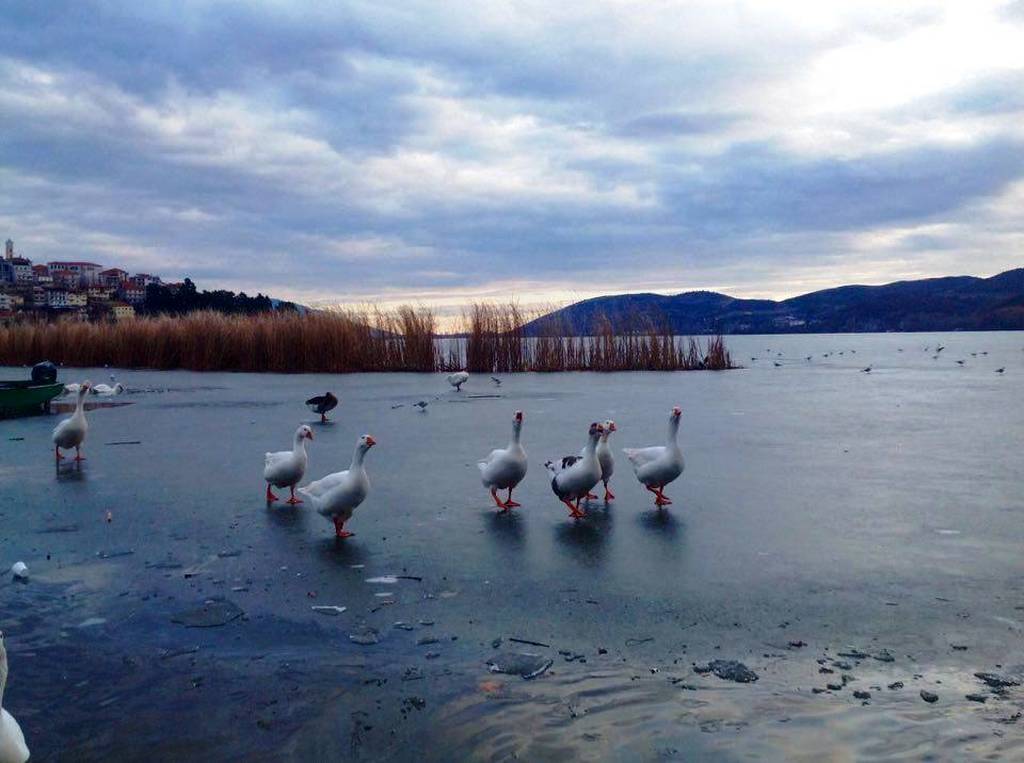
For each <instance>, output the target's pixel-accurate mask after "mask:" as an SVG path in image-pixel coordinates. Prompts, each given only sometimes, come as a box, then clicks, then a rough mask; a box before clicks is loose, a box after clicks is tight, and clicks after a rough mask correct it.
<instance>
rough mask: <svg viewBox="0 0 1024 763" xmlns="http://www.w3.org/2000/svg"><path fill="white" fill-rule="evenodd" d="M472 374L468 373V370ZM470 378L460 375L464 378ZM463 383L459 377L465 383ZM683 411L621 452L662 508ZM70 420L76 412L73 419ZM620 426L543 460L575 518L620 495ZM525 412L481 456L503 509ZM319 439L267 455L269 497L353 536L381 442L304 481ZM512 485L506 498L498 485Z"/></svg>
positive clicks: (516, 466) (678, 455) (679, 458)
mask: <svg viewBox="0 0 1024 763" xmlns="http://www.w3.org/2000/svg"><path fill="white" fill-rule="evenodd" d="M467 378H468V375H467ZM464 382H465V379H463V380H462V383H464ZM460 386H461V383H460ZM682 415H683V412H682V410H681V409H680V408H679V407H678V406H676V407H675V408H673V409H672V413H671V414H670V416H669V423H668V440H667V442H666V444H665V445H657V446H652V447H649V448H639V449H632V448H627V449H625V450H624V451H623V452H624V453H625V454H626V458H627V459H629V461H630V463H631V464H632V465H633V471H634V473H635V474H636V478H637V480H639V481H640V483H641V484H642V485H643V486H644V487H645V488H647V490H649V491H650V492H651V493H653V494H654V503H655V504H656V505H657V506H658V507H659V508H661V507H663V506H668V505H669V504H671V503H672V501H671V500H669V499H668V498H667V497H666V496H665V492H664V490H665V487H666V486H667V485H668V484H669V483H671V482H673V481H674V480H675V479H677V478H678V477H679V475H681V474H682V473H683V468H684V462H683V453H682V450H680V448H679V441H678V434H679V421H680V419H681V418H682ZM69 421H70V419H69ZM615 430H616V426H615V422H614V421H605V422H603V423H597V422H595V423H593V424H591V425H590V429H589V431H588V432H587V442H586V444H585V445H584V446H583V449H582V450H581V451H580V453H579V454H578V455H573V456H564V457H562V458H560V459H558V460H557V461H548V462H547V463H545V467H546V468H547V470H548V472H549V473H550V475H551V490H552V492H553V493H554V494H555V496H557V497H558V500H560V501H561V502H562V503H564V504H565V505H566V507H567V508H568V509H569V515H570V516H571V517H573V518H574V519H580V518H582V517H583V516H584V513H583V511H582V510H581V508H580V507H581V504H582V502H583V501H587V500H592V499H597V496H596V495H594V493H592V492H591V491H592V490H593V489H594V488H595V487H596V486H597V484H598V483H599V482H601V483H603V484H604V500H605V502H608V501H612V500H614V499H615V496H614V494H613V493H612V492H611V490H610V489H609V487H608V482H609V480H610V479H611V477H612V474H613V472H614V469H615V458H614V456H613V455H612V451H611V447H610V446H609V444H608V437H609V436H610V435H611V434H612V432H614V431H615ZM522 431H523V412H522V411H516V412H515V414H514V415H513V417H512V438H511V439H510V440H509V444H508V445H507V446H506V447H504V448H497V449H495V450H492V451H491V452H490V454H489V455H488V456H487V458H485V459H484V460H483V461H480V462H478V464H477V466H478V467H479V469H480V481H481V482H482V483H483V485H484V487H485V488H487V489H488V490H489V491H490V493H491V498H492V499H493V501H494V503H495V505H496V506H497V507H498V509H499V510H500V511H502V512H507V511H510V510H512V509H514V508H516V507H518V506H519V505H520V504H519V503H518V502H516V501H514V500H512V491H513V490H515V488H516V487H518V485H519V483H521V482H522V481H523V478H525V477H526V472H527V467H528V460H527V457H526V450H525V449H524V448H523V443H522ZM307 440H313V430H312V429H310V428H309V426H307V425H306V424H302V425H301V426H299V428H298V429H296V430H295V435H294V437H293V438H292V449H291V450H282V451H277V452H274V453H266V454H265V455H264V461H263V479H264V481H265V482H266V483H267V491H266V500H267V503H268V504H269V503H273V502H274V501H277V500H279V499H278V497H277V495H275V494H274V492H273V491H272V489H271V488H278V489H284V488H288V491H289V494H290V495H289V497H288V498H287V500H286V501H285V502H286V503H288V504H291V505H295V504H299V503H303V499H302V498H298V497H296V495H295V494H296V493H299V494H300V495H302V496H304V497H305V498H306V499H307V500H308V501H309V502H310V503H311V504H312V506H313V508H314V509H315V510H316V511H317V513H318V514H320V515H322V516H324V517H326V518H327V519H329V520H330V521H332V522H333V523H334V531H335V535H336V536H337V537H339V538H348V537H350V536H352V535H353V534H354V533H351V532H349V531H348V530H346V529H345V523H346V522H348V521H349V520H350V519H351V518H352V514H353V513H354V512H355V510H356V509H357V508H358V507H359V505H360V504H361V503H362V502H363V501H364V500H366V496H367V495H368V494H369V492H370V478H369V477H368V476H367V473H366V465H365V459H366V454H367V452H369V450H370V448H372V447H373V446H374V445H376V444H377V441H376V440H375V439H374V438H373V436H372V435H368V434H365V435H363V436H362V437H360V438H359V439H358V440H357V441H356V447H355V451H354V452H353V454H352V463H351V464H350V465H349V468H348V469H346V470H345V471H341V472H334V473H333V474H328V475H326V476H325V477H321V478H320V479H318V480H315V481H314V482H311V483H309V484H308V485H305V486H304V487H298V485H299V483H300V482H301V481H302V479H303V477H305V475H306V466H307V464H308V462H309V459H308V456H307V454H306V441H307ZM499 490H503V491H506V494H505V497H504V498H502V497H501V496H499V495H498V491H499Z"/></svg>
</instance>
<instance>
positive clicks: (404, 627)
mask: <svg viewBox="0 0 1024 763" xmlns="http://www.w3.org/2000/svg"><path fill="white" fill-rule="evenodd" d="M394 627H395V628H397V629H398V630H400V631H411V630H415V627H414V626H412V625H409V623H395V624H394Z"/></svg>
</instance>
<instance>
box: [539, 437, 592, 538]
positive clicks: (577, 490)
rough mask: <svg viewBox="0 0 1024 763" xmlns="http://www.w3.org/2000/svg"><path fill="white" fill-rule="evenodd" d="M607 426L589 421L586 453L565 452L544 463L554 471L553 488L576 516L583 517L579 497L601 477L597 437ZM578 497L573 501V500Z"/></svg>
mask: <svg viewBox="0 0 1024 763" xmlns="http://www.w3.org/2000/svg"><path fill="white" fill-rule="evenodd" d="M603 432H604V427H602V426H601V425H600V424H598V423H596V422H595V423H593V424H591V425H590V431H589V433H588V435H587V437H588V438H589V439H588V440H587V445H586V447H585V448H583V455H580V456H565V457H564V458H561V459H560V460H558V461H548V462H547V463H546V464H544V466H546V467H547V470H548V471H549V472H551V490H552V491H553V492H554V494H555V495H557V496H558V500H560V501H561V502H562V503H564V504H565V505H566V506H568V507H569V514H570V515H571V516H572V518H573V519H580V518H581V517H582V516H583V512H582V511H580V501H581V500H583V499H584V498H586V496H587V495H588V494H589V493H590V491H591V490H592V489H593V487H594V485H596V484H597V483H598V482H599V481H600V480H601V464H599V463H598V461H597V452H596V451H597V441H598V440H599V439H600V438H601V434H602V433H603ZM574 500H575V501H576V503H575V504H573V501H574Z"/></svg>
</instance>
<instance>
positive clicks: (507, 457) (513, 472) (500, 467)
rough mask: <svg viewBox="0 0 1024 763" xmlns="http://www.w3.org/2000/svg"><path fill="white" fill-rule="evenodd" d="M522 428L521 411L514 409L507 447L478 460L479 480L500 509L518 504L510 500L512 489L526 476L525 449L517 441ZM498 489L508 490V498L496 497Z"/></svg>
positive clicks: (505, 509) (506, 509)
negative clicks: (510, 436) (510, 434)
mask: <svg viewBox="0 0 1024 763" xmlns="http://www.w3.org/2000/svg"><path fill="white" fill-rule="evenodd" d="M522 429H523V412H522V411H516V412H515V416H513V418H512V440H511V441H510V442H509V444H508V447H507V448H503V449H498V450H492V451H491V454H490V455H489V456H488V457H487V460H486V461H480V462H479V463H477V466H478V467H480V480H481V481H482V482H483V483H484V487H485V488H487V489H488V490H490V491H491V498H493V499H494V503H496V504H497V505H498V508H500V509H501V510H502V511H508V510H509V509H512V508H515V507H516V506H519V505H520V504H519V503H517V502H516V501H513V500H512V489H513V488H514V487H515V486H516V485H518V484H519V483H520V482H522V480H523V477H525V476H526V467H527V463H526V451H525V450H523V446H522V445H521V444H520V443H519V435H520V432H522ZM499 490H508V498H506V499H505V500H504V501H502V500H501V499H500V498H498V491H499Z"/></svg>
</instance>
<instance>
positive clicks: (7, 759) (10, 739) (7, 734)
mask: <svg viewBox="0 0 1024 763" xmlns="http://www.w3.org/2000/svg"><path fill="white" fill-rule="evenodd" d="M6 686H7V648H6V647H5V646H4V634H3V632H0V763H25V761H26V760H28V756H29V752H28V745H26V744H25V735H24V734H23V733H22V732H21V726H19V725H18V722H17V721H16V720H14V716H13V715H11V714H10V713H8V712H7V711H6V710H4V709H3V703H4V689H5V688H6Z"/></svg>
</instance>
